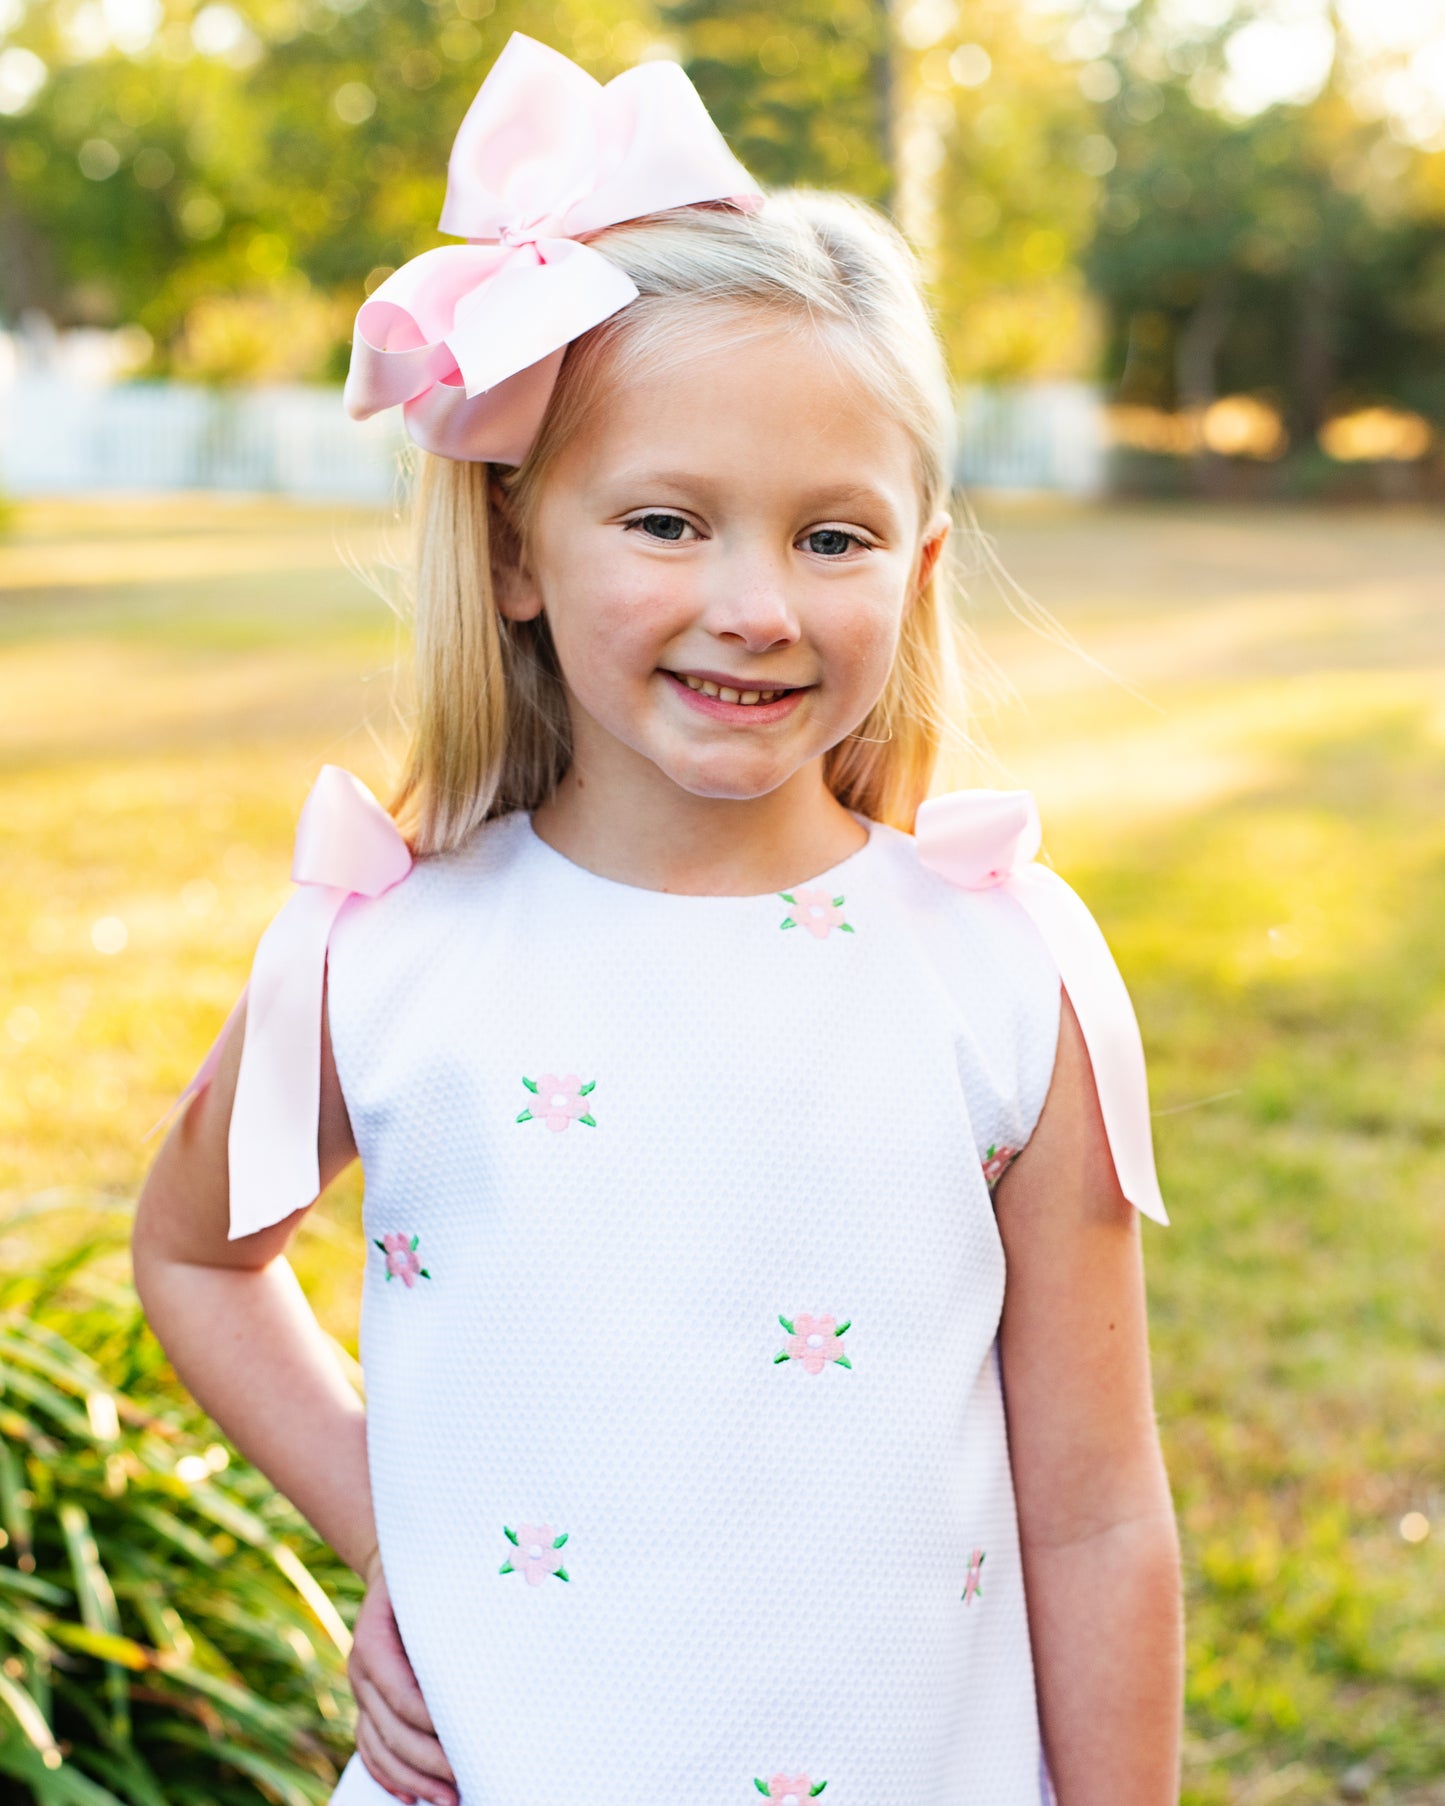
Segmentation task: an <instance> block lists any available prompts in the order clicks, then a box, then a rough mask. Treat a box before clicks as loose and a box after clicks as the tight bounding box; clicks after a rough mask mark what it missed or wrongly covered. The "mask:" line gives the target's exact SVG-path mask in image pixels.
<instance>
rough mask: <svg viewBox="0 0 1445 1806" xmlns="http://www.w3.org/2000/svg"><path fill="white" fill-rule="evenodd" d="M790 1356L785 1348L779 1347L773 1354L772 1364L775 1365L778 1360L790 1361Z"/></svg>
mask: <svg viewBox="0 0 1445 1806" xmlns="http://www.w3.org/2000/svg"><path fill="white" fill-rule="evenodd" d="M792 1358H793V1357H792V1356H791V1355H790V1354H789V1353H788V1351H787V1349H786V1348H780V1349H779V1350H778V1352H777V1353H776V1354H775V1355H774V1356H773V1365H774V1367H776V1366H777V1364H778V1362H779V1361H790V1360H791V1359H792Z"/></svg>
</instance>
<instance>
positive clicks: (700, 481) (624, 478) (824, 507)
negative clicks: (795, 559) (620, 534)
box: [607, 469, 898, 519]
mask: <svg viewBox="0 0 1445 1806" xmlns="http://www.w3.org/2000/svg"><path fill="white" fill-rule="evenodd" d="M607 486H608V488H609V489H611V488H614V487H616V488H624V489H643V490H647V489H670V490H672V491H673V492H674V493H676V494H683V495H692V496H695V497H697V498H698V500H700V501H711V500H713V499H714V498H715V497H716V495H717V492H718V489H719V487H720V485H719V484H718V483H716V482H715V481H714V480H713V479H712V478H710V477H703V476H697V475H695V474H693V473H691V472H689V471H685V470H668V469H657V470H653V469H646V470H620V471H612V472H609V474H608V478H607ZM798 499H799V505H800V507H801V508H802V509H803V511H805V512H808V513H818V514H832V513H840V512H844V511H846V510H848V509H851V508H861V509H863V510H865V511H867V510H872V511H874V512H878V513H882V514H885V515H887V516H888V517H889V518H890V519H892V518H895V517H896V516H897V514H898V506H897V503H896V502H895V501H894V500H893V499H892V497H890V495H889V494H888V492H887V491H886V490H884V489H878V488H875V487H874V486H873V484H871V483H837V484H823V485H820V486H819V487H818V488H817V489H809V490H805V491H804V492H803V494H802V495H801V496H800V497H799V498H798Z"/></svg>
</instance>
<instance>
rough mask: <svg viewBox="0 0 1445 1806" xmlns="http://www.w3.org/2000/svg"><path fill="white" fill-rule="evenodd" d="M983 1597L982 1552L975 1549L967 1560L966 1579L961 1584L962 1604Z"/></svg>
mask: <svg viewBox="0 0 1445 1806" xmlns="http://www.w3.org/2000/svg"><path fill="white" fill-rule="evenodd" d="M982 1597H983V1550H982V1549H975V1550H974V1552H973V1554H972V1555H970V1556H969V1558H968V1578H967V1579H966V1580H965V1581H964V1583H963V1603H964V1604H965V1605H968V1604H970V1603H971V1602H972V1601H973V1600H974V1599H975V1598H979V1599H981V1598H982Z"/></svg>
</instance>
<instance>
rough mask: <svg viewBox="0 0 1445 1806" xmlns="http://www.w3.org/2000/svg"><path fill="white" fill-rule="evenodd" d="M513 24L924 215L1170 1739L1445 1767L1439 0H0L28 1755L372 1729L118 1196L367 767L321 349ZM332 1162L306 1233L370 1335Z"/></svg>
mask: <svg viewBox="0 0 1445 1806" xmlns="http://www.w3.org/2000/svg"><path fill="white" fill-rule="evenodd" d="M514 29H520V30H523V31H527V32H529V33H531V34H533V35H535V36H538V37H540V38H542V39H543V40H544V41H546V42H548V43H551V44H554V45H556V46H557V47H559V48H561V49H563V50H565V51H566V52H567V53H568V54H569V55H571V56H573V57H575V58H577V59H578V60H579V61H580V62H582V63H583V64H584V65H585V66H586V67H587V68H588V69H590V70H591V71H592V72H594V73H595V74H596V75H597V76H599V77H601V78H606V77H608V76H610V75H612V74H614V73H616V72H618V71H620V70H621V69H623V68H625V67H627V66H628V65H630V64H631V63H633V62H635V61H637V60H639V59H640V58H644V57H650V56H672V57H675V58H677V59H678V60H680V61H682V62H683V63H684V64H685V66H686V67H687V68H688V70H689V71H690V73H691V74H692V77H693V79H694V81H695V82H696V84H697V86H698V87H699V89H700V90H701V92H702V94H703V96H704V98H705V100H706V102H707V104H708V106H709V108H710V109H711V111H712V112H713V115H714V117H715V118H716V119H717V120H718V122H719V124H720V125H721V126H722V128H723V129H724V131H725V132H726V134H727V135H728V137H729V140H730V141H731V143H732V145H733V147H734V148H735V149H736V150H737V152H738V153H739V155H740V156H741V157H742V159H743V160H744V162H746V163H747V164H748V165H749V166H750V167H751V168H752V169H753V170H754V172H755V173H756V174H757V175H758V176H759V177H761V178H762V179H764V180H765V181H768V182H774V183H779V182H790V181H800V182H812V183H821V184H825V185H840V186H843V187H847V188H851V189H853V190H854V191H856V192H858V193H861V194H863V195H866V196H867V197H869V198H870V199H872V200H873V201H875V202H877V203H878V204H880V205H881V206H883V207H885V208H887V209H888V210H889V211H890V212H891V213H892V214H893V215H894V217H896V218H897V219H898V220H899V221H900V223H901V224H902V225H903V226H904V227H905V229H906V230H907V231H908V232H909V234H910V235H911V237H912V238H913V240H914V242H915V243H916V245H917V246H918V247H919V249H920V252H921V253H922V255H923V257H924V259H925V262H926V265H927V269H928V272H929V280H930V285H931V290H932V295H933V299H934V303H935V305H936V308H937V312H938V318H939V322H940V325H941V327H942V330H943V334H944V337H945V339H946V342H947V345H948V350H949V355H950V358H951V360H952V366H953V372H954V376H955V379H956V382H957V389H958V406H959V420H960V461H959V471H958V475H959V479H960V484H961V486H962V491H963V493H964V494H965V495H966V496H967V497H969V498H970V499H971V501H972V504H973V506H974V508H975V509H976V511H977V516H978V524H977V526H976V527H967V528H966V529H965V531H964V532H962V533H961V534H960V536H959V537H960V541H961V549H960V574H961V577H962V590H963V594H962V597H961V603H960V606H961V609H962V611H963V615H964V618H965V620H966V622H967V625H968V627H969V628H970V630H971V632H972V634H973V637H974V643H975V648H976V654H975V656H976V665H975V698H976V703H975V717H974V719H973V721H972V722H971V723H970V726H971V728H972V731H973V733H974V734H975V736H976V737H977V739H978V741H979V750H978V753H977V755H976V757H975V758H974V759H973V761H972V763H971V764H970V766H969V767H968V769H966V770H962V771H959V772H957V773H955V774H952V781H966V782H975V783H984V784H1001V785H1007V786H1012V785H1027V786H1028V787H1030V788H1032V789H1033V790H1034V791H1035V793H1036V795H1037V796H1038V799H1039V802H1040V807H1041V810H1042V814H1043V818H1044V822H1045V825H1046V834H1047V848H1048V853H1049V856H1050V858H1051V859H1052V861H1053V863H1054V864H1055V865H1056V867H1057V868H1058V869H1059V870H1060V871H1061V872H1063V873H1064V875H1065V876H1067V877H1068V878H1069V879H1070V880H1071V881H1072V882H1073V883H1074V884H1075V885H1077V887H1078V888H1079V889H1080V891H1081V892H1082V893H1083V895H1084V896H1085V897H1086V899H1087V900H1088V901H1089V903H1090V905H1091V906H1092V907H1093V909H1094V911H1095V913H1096V915H1097V916H1098V918H1099V920H1100V921H1101V922H1102V924H1103V925H1104V927H1105V929H1106V931H1107V933H1108V935H1109V937H1110V940H1111V943H1112V944H1113V946H1114V948H1115V950H1116V952H1117V954H1118V957H1119V960H1120V964H1121V966H1122V968H1123V970H1124V972H1125V975H1126V977H1127V979H1128V981H1129V984H1130V988H1131V990H1132V992H1133V995H1134V998H1135V1001H1136V1004H1137V1007H1138V1011H1139V1015H1140V1018H1141V1023H1142V1027H1143V1032H1144V1038H1145V1043H1146V1047H1147V1050H1148V1055H1149V1062H1150V1075H1151V1086H1152V1094H1153V1105H1154V1110H1155V1136H1156V1143H1157V1147H1158V1152H1159V1161H1160V1168H1161V1177H1162V1181H1163V1185H1164V1190H1165V1195H1166V1198H1167V1199H1168V1201H1169V1204H1170V1208H1171V1212H1172V1215H1173V1218H1174V1223H1173V1226H1172V1227H1171V1228H1170V1229H1168V1230H1167V1231H1156V1230H1154V1229H1153V1228H1146V1257H1147V1261H1148V1271H1149V1281H1150V1290H1151V1301H1152V1311H1153V1326H1154V1327H1153V1346H1154V1361H1155V1381H1156V1389H1157V1394H1158V1401H1159V1411H1160V1419H1161V1425H1162V1429H1163V1434H1164V1438H1165V1443H1166V1450H1167V1454H1168V1457H1169V1461H1170V1469H1171V1475H1172V1478H1173V1483H1174V1489H1175V1496H1176V1500H1177V1503H1178V1507H1179V1513H1180V1520H1181V1525H1182V1529H1183V1536H1184V1545H1185V1560H1186V1581H1187V1587H1188V1609H1189V1623H1188V1634H1189V1663H1188V1669H1189V1673H1188V1689H1189V1692H1188V1737H1187V1745H1186V1763H1185V1771H1186V1772H1185V1787H1184V1800H1185V1801H1186V1802H1187V1803H1188V1806H1264V1803H1266V1802H1275V1801H1282V1802H1296V1803H1307V1802H1326V1801H1337V1800H1345V1801H1372V1802H1377V1803H1378V1802H1397V1803H1403V1806H1427V1803H1434V1806H1445V1713H1442V1711H1441V1709H1440V1700H1441V1697H1442V1690H1445V1556H1442V1545H1445V1453H1442V1437H1441V1429H1440V1426H1441V1423H1442V1421H1445V1418H1442V1412H1445V1312H1442V1310H1441V1308H1440V1300H1441V1284H1440V1278H1439V1275H1440V1272H1441V1256H1442V1246H1441V1244H1442V1204H1445V951H1442V944H1441V942H1442V937H1441V935H1440V930H1439V924H1440V922H1441V920H1442V919H1445V809H1442V801H1445V783H1442V775H1441V773H1442V752H1445V683H1442V677H1445V579H1442V572H1445V511H1442V509H1441V502H1442V500H1445V451H1442V438H1441V434H1442V429H1445V0H1337V3H1336V4H1329V3H1328V0H1136V3H1135V4H1133V5H1130V4H1128V0H1114V3H1111V4H1107V5H1105V4H1101V3H1099V0H1010V3H1008V4H1005V3H1003V0H897V3H896V4H894V5H891V6H887V5H884V4H881V0H796V3H793V4H785V5H778V4H774V5H771V6H768V7H764V6H761V5H751V4H746V3H743V0H675V3H674V4H671V5H666V4H660V3H656V4H654V3H650V0H649V3H647V4H643V3H641V0H638V3H636V4H634V3H633V0H557V3H556V4H549V5H543V4H528V5H522V4H517V5H499V4H497V0H435V3H433V0H385V3H383V0H238V3H237V4H227V3H223V0H208V3H206V4H202V5H198V6H197V5H190V4H187V3H186V0H73V3H70V4H61V3H60V0H28V3H27V0H0V698H3V707H0V799H3V807H0V870H3V873H4V878H5V883H4V886H3V889H0V1802H6V1801H9V1800H11V1799H14V1800H17V1801H22V1800H36V1801H39V1802H41V1803H42V1806H70V1803H71V1802H76V1803H78V1806H114V1803H115V1802H120V1803H122V1806H173V1803H186V1806H192V1803H193V1806H229V1803H231V1802H236V1803H238V1806H256V1803H257V1802H259V1801H263V1800H264V1801H269V1802H278V1803H280V1806H305V1803H306V1802H321V1801H324V1800H325V1799H326V1798H327V1796H328V1792H329V1789H330V1785H331V1782H332V1779H333V1778H334V1775H335V1772H336V1766H337V1764H338V1762H339V1761H340V1760H341V1759H342V1758H343V1757H344V1754H345V1752H346V1749H347V1747H348V1743H347V1729H348V1713H349V1710H350V1708H349V1703H348V1699H347V1694H346V1689H345V1685H344V1674H343V1653H344V1649H345V1646H346V1641H347V1629H346V1626H347V1623H348V1622H349V1620H350V1618H351V1615H352V1612H353V1609H354V1606H355V1603H356V1588H355V1585H354V1583H353V1581H352V1580H351V1578H350V1577H349V1576H348V1575H347V1574H346V1573H345V1571H344V1570H342V1569H341V1568H340V1566H339V1564H337V1563H336V1561H335V1559H334V1558H333V1557H331V1556H330V1555H329V1553H328V1552H327V1551H326V1550H324V1549H322V1548H320V1547H318V1546H317V1545H316V1543H315V1541H314V1539H312V1538H311V1537H310V1536H309V1535H308V1533H307V1531H306V1529H305V1527H304V1526H303V1525H302V1524H301V1523H299V1521H298V1520H297V1519H296V1518H295V1517H294V1515H293V1514H292V1513H291V1512H290V1511H289V1509H288V1508H287V1507H286V1506H285V1504H284V1502H282V1501H280V1500H278V1499H277V1498H276V1497H275V1496H274V1495H273V1493H272V1492H271V1490H270V1488H269V1487H268V1486H267V1485H266V1483H265V1482H264V1480H263V1479H262V1478H261V1477H260V1476H259V1475H257V1474H255V1473H254V1472H253V1471H252V1470H251V1469H249V1468H248V1467H247V1466H246V1464H245V1463H244V1462H243V1461H241V1460H240V1459H239V1457H238V1456H237V1455H236V1454H235V1452H234V1451H233V1450H231V1449H229V1448H228V1447H227V1445H226V1443H225V1440H224V1438H222V1437H220V1436H218V1435H217V1434H216V1432H215V1431H214V1429H213V1428H212V1427H211V1426H208V1425H207V1424H206V1422H205V1421H204V1419H202V1418H201V1417H200V1416H199V1415H198V1414H197V1413H196V1412H195V1411H194V1410H193V1409H192V1408H190V1407H189V1406H188V1405H187V1404H186V1402H185V1400H184V1398H183V1396H182V1395H181V1394H180V1393H179V1391H178V1389H177V1388H176V1386H175V1383H174V1380H173V1377H172V1376H171V1375H170V1374H169V1372H168V1370H167V1368H166V1365H165V1362H164V1360H163V1359H162V1358H161V1356H160V1354H159V1351H158V1350H157V1349H156V1347H155V1345H154V1343H153V1342H152V1341H151V1340H150V1339H149V1337H148V1336H147V1334H146V1332H145V1330H144V1326H143V1324H142V1323H141V1322H140V1320H139V1317H138V1314H137V1311H136V1308H135V1303H134V1298H133V1295H132V1293H131V1291H130V1289H129V1280H128V1267H127V1262H126V1256H125V1237H126V1232H127V1227H128V1221H129V1212H130V1208H131V1204H132V1200H133V1198H134V1195H135V1191H136V1188H137V1186H138V1184H139V1182H140V1179H141V1177H142V1175H143V1173H144V1170H145V1167H146V1165H147V1163H148V1161H149V1159H150V1157H151V1155H152V1153H153V1150H154V1146H155V1143H154V1142H149V1143H148V1142H146V1141H145V1140H144V1137H145V1135H146V1131H147V1130H148V1129H150V1128H151V1126H152V1124H154V1123H155V1122H156V1120H157V1118H159V1117H160V1116H161V1115H162V1114H163V1112H164V1111H165V1110H166V1109H167V1108H168V1107H169V1105H170V1103H171V1101H172V1100H173V1099H174V1098H175V1096H176V1094H177V1093H178V1092H179V1091H180V1089H181V1088H182V1086H183V1085H184V1084H185V1082H186V1080H187V1078H188V1077H189V1075H190V1073H191V1072H192V1070H193V1069H194V1067H195V1065H196V1063H197V1061H198V1060H199V1058H200V1056H201V1054H202V1053H203V1052H204V1051H205V1048H206V1046H207V1045H208V1044H209V1042H210V1040H211V1038H212V1037H213V1035H214V1034H215V1033H216V1031H217V1029H218V1028H219V1026H220V1024H221V1022H222V1020H223V1019H224V1016H225V1014H226V1012H227V1010H228V1009H229V1008H230V1006H231V1004H232V1003H233V1001H234V1000H235V997H236V994H237V992H238V991H239V989H240V987H241V985H242V983H243V982H244V979H245V975H246V972H247V969H248V967H249V962H250V959H251V955H252V953H253V951H254V947H255V943H256V939H257V937H258V935H259V934H260V932H261V930H262V928H263V927H264V925H265V923H266V922H267V920H269V918H270V916H271V915H272V914H273V913H274V911H275V909H276V908H277V907H278V906H279V905H280V904H281V902H282V901H283V900H284V898H285V896H286V894H287V889H288V882H287V872H288V867H289V848H290V842H291V837H292V833H293V831H294V824H295V818H296V812H297V809H298V808H299V805H300V802H301V800H302V798H303V797H304V795H305V793H306V790H307V788H308V787H309V784H310V782H311V780H312V778H313V777H314V775H315V772H316V769H317V767H318V766H319V765H320V763H322V762H323V761H324V760H332V761H335V762H338V763H341V764H345V765H348V766H349V767H351V768H352V769H353V770H355V771H356V772H357V773H358V774H359V775H361V776H362V777H364V778H365V779H366V780H367V781H368V782H369V783H370V784H371V785H372V786H373V788H375V789H376V790H377V791H378V792H379V793H381V794H385V793H386V791H387V790H388V788H389V785H390V782H391V778H392V775H393V774H394V772H395V769H396V764H397V760H398V756H399V754H400V751H401V748H402V746H403V744H404V731H405V713H406V681H405V674H404V664H405V653H406V645H407V632H406V616H405V580H404V573H405V569H406V563H407V557H408V553H409V545H408V522H407V515H406V506H405V494H406V470H405V464H404V458H402V457H401V456H400V453H401V446H400V441H399V439H398V437H397V431H396V426H395V423H394V422H392V421H389V420H378V421H373V422H370V423H368V424H367V425H366V426H365V427H359V426H357V425H355V424H353V423H352V422H350V421H348V420H346V419H345V417H344V415H343V413H342V411H341V407H340V396H339V383H340V380H341V378H342V376H343V375H344V372H345V367H346V360H347V353H348V347H349V341H350V332H351V322H352V318H353V316H354V313H355V309H356V307H357V305H358V303H359V301H360V300H361V298H362V297H363V295H364V294H365V293H366V292H368V291H369V290H370V289H372V288H374V287H375V286H376V285H377V283H379V282H380V281H382V280H383V279H384V278H385V276H386V275H387V274H388V273H389V272H390V270H392V269H393V268H395V267H396V266H397V265H399V264H400V263H401V262H402V261H404V260H405V259H406V258H408V257H410V256H412V255H414V254H415V253H416V252H418V251H420V250H422V249H425V248H426V247H428V246H430V245H433V244H436V243H439V242H442V241H441V239H440V236H439V234H437V232H436V231H435V229H434V221H435V220H436V218H437V215H438V213H439V210H440V205H441V199H442V193H443V189H444V184H445V164H446V155H447V151H448V149H449V147H450V143H451V139H452V136H453V134H454V132H455V129H456V126H457V124H458V123H459V121H460V119H461V116H462V114H463V112H464V111H465V108H466V106H467V104H468V102H469V101H470V99H471V97H472V95H473V94H474V92H475V90H476V87H477V85H478V83H479V81H480V79H481V76H482V75H483V74H484V72H485V70H486V68H487V67H488V66H489V64H490V61H491V60H492V58H493V57H494V56H495V55H496V53H497V51H498V50H499V49H500V48H501V46H502V44H503V43H504V42H505V40H506V37H507V35H508V34H509V33H510V32H511V31H512V30H514ZM359 1198H360V1183H359V1175H358V1174H356V1173H355V1172H353V1173H351V1174H348V1175H346V1176H345V1177H343V1179H342V1180H341V1181H339V1182H338V1184H337V1185H336V1186H334V1187H333V1188H332V1190H331V1191H330V1192H329V1193H328V1195H327V1197H326V1198H325V1199H324V1200H323V1201H322V1203H321V1204H320V1205H319V1206H318V1207H317V1209H316V1210H314V1211H313V1212H312V1213H311V1214H310V1216H309V1218H308V1219H307V1222H306V1224H305V1226H304V1228H303V1230H302V1231H301V1233H300V1235H299V1237H298V1240H297V1244H296V1264H297V1266H298V1268H299V1270H300V1271H301V1273H302V1275H303V1277H304V1279H305V1281H306V1283H307V1285H308V1288H309V1290H310V1292H311V1296H312V1298H313V1300H314V1301H315V1303H316V1305H317V1308H318V1312H319V1314H320V1315H321V1317H322V1320H323V1322H324V1324H325V1326H326V1327H327V1329H328V1330H329V1331H330V1332H331V1334H332V1336H333V1337H334V1340H335V1345H336V1349H337V1358H338V1359H339V1360H341V1361H342V1362H343V1363H344V1364H347V1366H348V1370H349V1371H352V1372H353V1373H354V1362H353V1359H352V1357H353V1356H354V1352H355V1331H356V1309H357V1296H358V1291H359V1281H360V1267H361V1258H362V1257H361V1252H360V1236H359V1227H358V1208H359ZM669 1806H674V1803H669ZM678 1806H680V1803H678Z"/></svg>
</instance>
